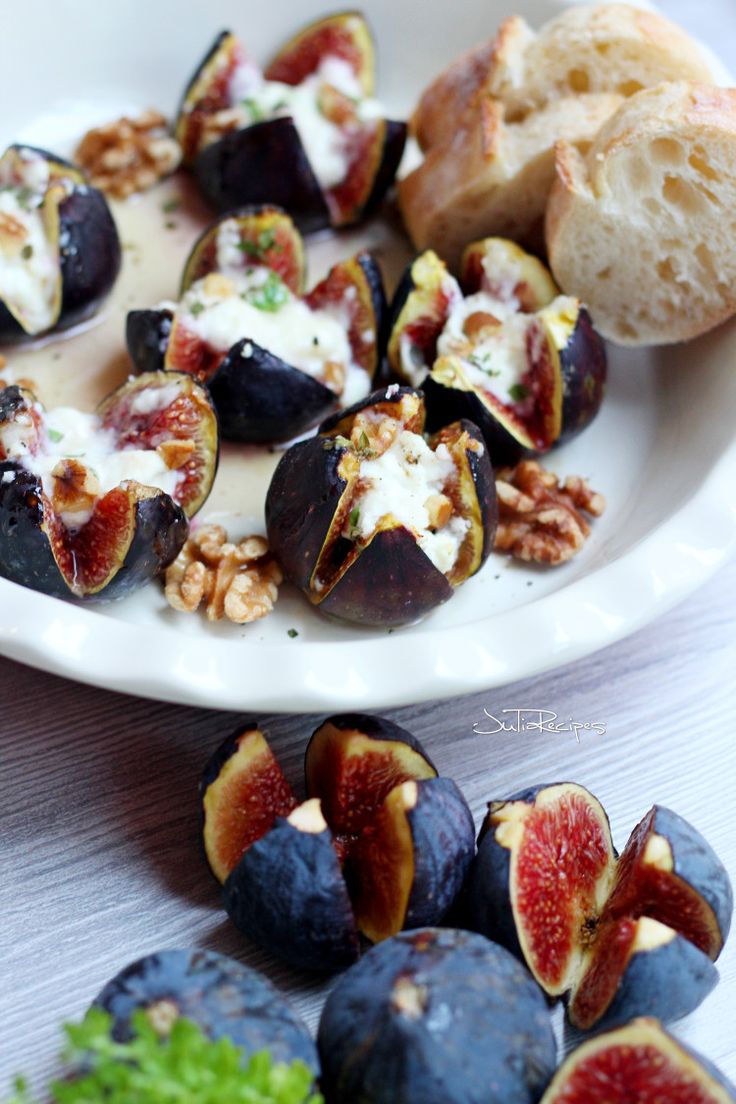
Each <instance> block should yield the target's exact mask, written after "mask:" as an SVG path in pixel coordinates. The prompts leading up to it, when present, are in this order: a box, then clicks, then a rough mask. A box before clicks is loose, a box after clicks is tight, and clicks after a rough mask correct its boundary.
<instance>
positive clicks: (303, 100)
mask: <svg viewBox="0 0 736 1104" xmlns="http://www.w3.org/2000/svg"><path fill="white" fill-rule="evenodd" d="M325 84H329V85H331V86H332V87H333V88H336V89H337V90H338V91H339V92H341V93H342V94H343V95H345V96H348V97H350V99H352V100H354V101H356V110H357V113H358V118H359V119H360V120H361V121H363V120H367V119H370V118H379V117H381V116H382V115H383V111H382V109H381V107H380V105H379V104H378V102H377V101H376V100H373V99H369V98H363V94H362V90H361V87H360V82H359V81H358V79H357V77H356V76H355V73H354V72H353V70H352V69H351V67H350V66H349V65H348V63H347V62H346V61H344V60H343V59H342V58H338V57H326V58H324V59H323V60H322V62H321V64H320V66H319V68H318V69H317V70H316V71H315V72H314V73H312V74H310V76H308V77H307V78H306V79H305V80H303V81H302V82H301V84H296V85H291V84H283V83H282V82H281V81H267V80H264V78H263V75H262V73H261V72H260V70H258V69H257V68H256V67H255V66H254V65H250V64H245V65H241V66H238V68H237V69H236V70H235V72H234V74H233V76H232V79H231V82H230V90H229V91H230V100H231V103H232V106H233V107H235V108H237V109H238V110H239V111H242V113H243V125H244V126H248V125H250V124H251V123H258V122H262V121H265V120H266V119H276V118H280V117H284V116H287V115H288V116H290V117H291V118H292V119H293V120H294V125H295V127H296V129H297V131H298V132H299V137H300V138H301V140H302V144H303V146H304V150H305V152H306V155H307V157H308V159H309V163H310V165H311V166H312V169H313V171H314V174H315V176H316V177H317V180H318V181H319V183H320V185H321V186H322V187H323V188H334V187H336V186H337V185H338V184H341V183H342V182H343V180H344V179H345V177H346V176H347V173H348V168H349V160H348V141H347V136H346V133H345V131H344V130H343V129H342V128H341V127H339V126H336V125H335V124H334V123H332V122H331V121H330V120H329V119H328V118H326V117H325V115H323V114H322V111H321V109H320V104H319V98H320V90H321V89H322V87H323V86H324V85H325Z"/></svg>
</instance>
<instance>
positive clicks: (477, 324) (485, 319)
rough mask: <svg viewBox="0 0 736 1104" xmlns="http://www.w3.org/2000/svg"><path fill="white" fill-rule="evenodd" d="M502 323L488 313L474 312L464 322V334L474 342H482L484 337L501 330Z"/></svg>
mask: <svg viewBox="0 0 736 1104" xmlns="http://www.w3.org/2000/svg"><path fill="white" fill-rule="evenodd" d="M500 327H501V321H500V319H498V318H496V316H495V315H494V314H489V313H488V312H487V311H473V313H472V314H469V315H468V317H467V318H466V319H465V321H464V322H463V333H464V334H465V335H466V337H469V338H470V339H471V340H472V341H482V340H483V338H484V337H488V336H489V335H490V334H492V333H495V331H496V330H498V329H500Z"/></svg>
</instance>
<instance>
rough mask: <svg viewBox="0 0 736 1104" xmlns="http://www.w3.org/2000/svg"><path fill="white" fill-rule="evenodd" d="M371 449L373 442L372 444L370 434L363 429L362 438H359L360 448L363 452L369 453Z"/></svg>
mask: <svg viewBox="0 0 736 1104" xmlns="http://www.w3.org/2000/svg"><path fill="white" fill-rule="evenodd" d="M370 447H371V442H370V439H369V437H368V434H367V433H366V431H365V430H364V429H361V431H360V437H359V438H358V448H359V449H361V450H362V451H363V452H367V451H368V449H369V448H370Z"/></svg>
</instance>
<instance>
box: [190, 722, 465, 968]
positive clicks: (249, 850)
mask: <svg viewBox="0 0 736 1104" xmlns="http://www.w3.org/2000/svg"><path fill="white" fill-rule="evenodd" d="M305 774H306V779H307V794H308V800H307V801H306V802H304V804H302V805H299V806H296V802H295V799H294V797H293V795H292V792H291V790H290V789H289V786H288V784H287V783H286V781H285V779H284V777H283V775H282V773H281V771H280V769H279V767H278V764H277V763H276V761H275V759H274V757H273V755H272V753H271V752H270V750H269V748H268V746H267V744H266V742H265V740H264V739H263V736H262V735H261V733H260V732H258V730H257V729H246V730H245V731H243V732H239V733H236V734H235V735H234V736H233V737H231V738H230V739H229V740H227V741H226V742H225V743H224V744H223V746H222V747H221V748H220V749H219V750H218V751H217V752H216V753H215V755H214V756H213V758H212V759H211V760H210V763H209V764H208V766H207V768H206V770H205V776H204V779H203V784H202V791H203V795H204V797H203V806H204V812H205V826H204V837H205V848H206V851H207V855H208V859H209V861H210V865H211V867H212V869H213V871H214V873H215V874H216V875H217V877H218V878H220V880H223V879H224V891H223V900H224V904H225V908H226V910H227V912H228V915H229V916H230V918H231V919H232V921H233V923H234V924H235V925H236V927H237V928H238V929H239V930H240V931H242V932H243V933H244V934H246V935H247V936H249V938H251V939H253V940H255V941H256V942H257V943H259V944H260V945H261V946H264V947H267V948H268V949H269V950H270V951H272V952H273V953H274V954H276V955H277V956H278V957H280V958H282V959H284V960H285V961H287V962H289V963H291V964H292V965H295V966H299V967H301V968H303V969H307V970H315V971H319V972H325V971H329V970H336V969H340V968H342V967H344V966H345V965H347V964H348V963H349V962H352V961H353V960H354V959H355V958H357V955H358V949H359V944H358V932H359V931H361V932H362V933H363V934H364V935H366V936H367V937H368V938H369V939H372V940H374V941H375V940H379V939H385V938H387V937H388V936H390V935H392V934H393V933H394V932H397V931H399V930H400V929H401V928H405V927H413V926H416V925H417V924H422V923H425V922H431V923H439V922H440V921H441V920H442V919H443V918H444V916H445V915H446V913H447V912H448V910H449V909H450V908H451V907H452V905H453V904H454V902H455V900H456V899H457V897H458V895H459V893H460V890H461V888H462V885H463V883H464V880H465V875H466V873H467V870H468V868H469V865H470V863H471V861H472V857H473V852H474V850H475V840H474V830H473V819H472V816H471V813H470V810H469V809H468V806H467V804H466V802H465V800H464V798H463V797H462V794H461V793H460V791H459V790H458V789H457V787H456V786H455V784H454V783H453V782H450V781H449V780H448V779H438V778H437V773H436V771H435V768H434V767H433V766H432V764H431V762H430V760H429V759H428V757H427V755H426V753H425V752H424V750H423V748H422V747H421V744H419V742H418V741H417V740H416V739H415V738H414V737H413V736H412V735H411V734H410V733H408V732H405V731H404V730H403V729H401V728H399V727H398V726H397V725H394V724H392V723H391V722H390V721H387V720H385V719H383V718H380V717H370V716H366V715H364V714H344V715H341V716H336V717H330V718H328V720H326V721H325V722H324V723H323V724H322V725H320V727H319V728H318V729H317V730H316V732H315V733H314V734H313V736H312V739H311V741H310V743H309V746H308V748H307V752H306V756H305ZM295 806H296V807H295ZM343 866H344V868H345V869H344V872H343Z"/></svg>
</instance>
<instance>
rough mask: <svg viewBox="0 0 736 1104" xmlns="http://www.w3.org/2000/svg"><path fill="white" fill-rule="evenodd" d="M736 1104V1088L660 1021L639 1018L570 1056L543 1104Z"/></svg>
mask: <svg viewBox="0 0 736 1104" xmlns="http://www.w3.org/2000/svg"><path fill="white" fill-rule="evenodd" d="M619 1100H620V1101H624V1100H631V1101H634V1100H635V1101H636V1104H662V1102H664V1101H666V1102H667V1104H733V1101H735V1100H736V1088H734V1086H733V1085H731V1084H730V1083H729V1082H728V1081H726V1079H725V1078H724V1077H722V1076H721V1074H720V1073H719V1072H718V1070H717V1069H716V1068H715V1067H714V1066H712V1065H711V1063H710V1062H708V1061H706V1060H705V1059H704V1058H701V1057H700V1055H698V1054H695V1053H694V1052H693V1051H691V1050H690V1049H689V1048H687V1047H685V1046H683V1044H682V1043H681V1042H679V1040H677V1039H674V1038H673V1037H672V1036H671V1035H669V1034H668V1033H667V1032H666V1031H665V1030H664V1029H663V1028H662V1026H661V1024H659V1023H658V1022H657V1021H656V1020H653V1019H636V1020H634V1021H633V1022H632V1023H630V1024H627V1025H626V1026H625V1027H620V1028H618V1029H617V1030H615V1031H607V1032H605V1033H604V1034H602V1035H598V1036H597V1037H596V1038H595V1039H592V1040H590V1041H588V1042H586V1043H583V1045H582V1046H580V1047H578V1049H577V1050H574V1051H573V1053H572V1054H570V1055H569V1057H568V1058H567V1060H566V1061H565V1062H564V1063H563V1065H562V1066H561V1067H560V1069H559V1070H558V1071H557V1073H556V1075H555V1077H554V1078H553V1080H552V1083H551V1085H550V1086H549V1088H548V1089H547V1091H546V1093H545V1094H544V1096H543V1097H542V1101H541V1104H610V1101H619Z"/></svg>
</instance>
